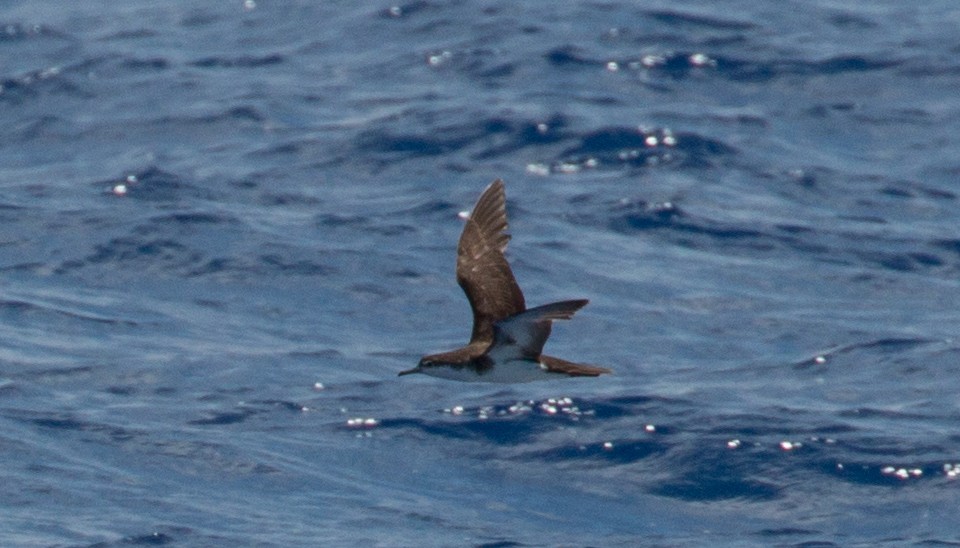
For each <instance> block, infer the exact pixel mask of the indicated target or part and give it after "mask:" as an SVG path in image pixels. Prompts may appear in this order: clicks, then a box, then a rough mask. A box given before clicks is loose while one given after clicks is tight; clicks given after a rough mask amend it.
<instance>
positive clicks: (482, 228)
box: [400, 179, 610, 383]
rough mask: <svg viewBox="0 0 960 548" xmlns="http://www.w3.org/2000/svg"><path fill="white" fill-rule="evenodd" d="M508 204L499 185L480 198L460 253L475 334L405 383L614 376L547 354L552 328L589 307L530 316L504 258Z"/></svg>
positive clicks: (427, 360)
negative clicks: (545, 346)
mask: <svg viewBox="0 0 960 548" xmlns="http://www.w3.org/2000/svg"><path fill="white" fill-rule="evenodd" d="M506 205H507V198H506V195H505V194H504V190H503V181H501V180H500V179H497V180H496V181H494V182H493V183H492V184H491V185H490V186H488V187H487V189H486V190H484V191H483V194H481V195H480V199H479V200H477V205H475V206H474V207H473V211H472V212H471V213H470V217H469V218H468V219H467V221H466V225H465V226H464V227H463V233H462V234H460V243H459V244H458V245H457V283H459V284H460V287H461V288H463V292H464V293H466V294H467V299H468V300H469V301H470V307H471V308H472V309H473V333H472V334H471V335H470V343H469V344H467V346H464V347H463V348H458V349H457V350H451V351H450V352H441V353H439V354H430V355H428V356H424V357H423V358H421V359H420V363H419V364H417V366H416V367H414V368H413V369H408V370H406V371H401V372H400V375H409V374H412V373H423V374H425V375H430V376H432V377H440V378H442V379H451V380H457V381H467V382H500V383H510V382H527V381H535V380H546V379H556V378H561V377H596V376H598V375H601V374H603V373H610V370H609V369H606V368H604V367H596V366H593V365H584V364H579V363H573V362H568V361H566V360H562V359H560V358H554V357H553V356H547V355H546V354H542V353H541V352H542V351H543V344H544V343H545V342H547V338H548V337H549V336H550V328H551V324H552V322H553V320H567V319H570V318H571V317H573V314H574V313H575V312H576V311H577V310H580V309H581V308H583V307H584V306H585V305H586V304H587V302H588V301H587V300H586V299H577V300H570V301H560V302H556V303H551V304H545V305H543V306H538V307H536V308H527V307H526V305H525V303H524V300H523V292H521V291H520V286H518V285H517V280H516V279H515V278H514V277H513V272H512V271H511V270H510V265H509V264H508V263H507V259H506V257H505V256H504V254H503V252H504V250H506V248H507V242H508V241H509V240H510V235H509V234H507V233H506V230H507V209H506Z"/></svg>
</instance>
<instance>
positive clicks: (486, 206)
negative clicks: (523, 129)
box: [457, 179, 549, 343]
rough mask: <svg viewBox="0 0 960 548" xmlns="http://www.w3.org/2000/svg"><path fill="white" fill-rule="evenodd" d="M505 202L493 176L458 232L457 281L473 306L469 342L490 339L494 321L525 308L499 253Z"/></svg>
mask: <svg viewBox="0 0 960 548" xmlns="http://www.w3.org/2000/svg"><path fill="white" fill-rule="evenodd" d="M506 205H507V199H506V195H505V194H504V190H503V181H501V180H500V179H497V180H496V181H494V182H493V183H491V184H490V186H488V187H487V189H486V190H484V191H483V194H481V195H480V199H479V200H477V205H475V206H474V207H473V211H472V212H471V213H470V218H469V219H467V222H466V225H465V226H464V227H463V233H461V234H460V243H459V244H458V246H457V283H459V284H460V287H461V288H463V292H464V293H466V294H467V299H468V300H469V301H470V307H471V308H472V309H473V332H472V333H471V335H470V342H471V343H476V342H489V341H492V340H493V325H494V323H495V322H498V321H500V320H502V319H504V318H507V317H509V316H513V315H515V314H518V313H520V312H523V311H524V309H525V304H524V301H523V292H522V291H520V286H518V285H517V280H516V279H515V278H514V277H513V272H512V271H511V270H510V265H509V264H508V263H507V259H506V257H504V255H503V252H504V250H505V249H506V248H507V242H509V241H510V235H509V234H507V233H506V230H507V208H506ZM548 335H549V330H548Z"/></svg>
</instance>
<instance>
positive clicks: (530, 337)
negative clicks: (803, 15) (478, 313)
mask: <svg viewBox="0 0 960 548" xmlns="http://www.w3.org/2000/svg"><path fill="white" fill-rule="evenodd" d="M588 302H589V301H587V300H586V299H577V300H572V301H560V302H556V303H550V304H545V305H543V306H538V307H536V308H531V309H529V310H526V311H524V312H521V313H519V314H516V315H513V316H510V317H509V318H506V319H503V320H500V321H498V322H496V323H494V324H493V343H491V345H490V348H489V349H488V350H487V354H489V355H490V357H491V358H494V359H495V360H496V361H498V362H501V361H503V362H507V361H511V360H534V361H537V360H539V358H540V353H541V352H542V351H543V344H544V343H545V342H547V338H548V337H550V324H551V322H552V321H553V320H568V319H570V318H572V317H573V314H574V312H576V311H577V310H580V309H581V308H583V307H584V306H586V304H587V303H588Z"/></svg>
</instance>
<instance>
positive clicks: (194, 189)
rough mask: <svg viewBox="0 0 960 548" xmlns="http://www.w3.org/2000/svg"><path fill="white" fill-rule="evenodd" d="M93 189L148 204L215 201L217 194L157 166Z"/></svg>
mask: <svg viewBox="0 0 960 548" xmlns="http://www.w3.org/2000/svg"><path fill="white" fill-rule="evenodd" d="M91 186H92V187H93V188H96V189H97V190H99V191H101V192H103V193H105V194H113V195H116V196H117V197H122V198H129V199H132V200H143V201H146V202H159V203H178V202H186V201H189V200H191V199H212V198H214V194H213V193H211V192H209V191H208V190H206V189H204V188H201V187H200V186H198V185H197V184H196V183H195V182H193V181H189V180H187V179H186V178H184V177H181V176H180V175H177V174H176V173H172V172H169V171H166V170H163V169H161V168H159V167H156V166H151V167H148V168H145V169H142V170H140V171H137V172H135V173H131V174H129V175H126V176H124V177H120V178H117V179H111V180H106V181H97V182H95V183H91ZM119 187H122V189H121V188H119Z"/></svg>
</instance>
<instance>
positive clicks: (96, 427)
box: [0, 409, 144, 445]
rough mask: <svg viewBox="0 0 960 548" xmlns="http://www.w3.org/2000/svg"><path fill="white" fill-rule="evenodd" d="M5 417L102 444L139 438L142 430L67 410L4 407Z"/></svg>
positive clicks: (142, 433)
mask: <svg viewBox="0 0 960 548" xmlns="http://www.w3.org/2000/svg"><path fill="white" fill-rule="evenodd" d="M0 413H2V414H3V415H4V416H5V417H7V418H9V419H12V420H14V421H17V422H21V423H28V424H31V425H33V426H36V427H38V428H40V429H43V430H55V431H63V432H66V433H75V434H83V435H87V437H86V438H85V439H86V441H94V442H98V443H102V444H108V445H109V444H117V443H124V442H128V441H131V440H133V439H136V438H140V437H142V436H143V435H144V432H143V431H142V430H135V429H131V428H125V427H121V426H116V425H112V424H107V423H103V422H93V421H88V420H84V419H82V418H80V417H79V416H78V415H76V414H74V413H68V412H52V411H51V412H42V411H21V410H11V409H4V410H2V411H0Z"/></svg>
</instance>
